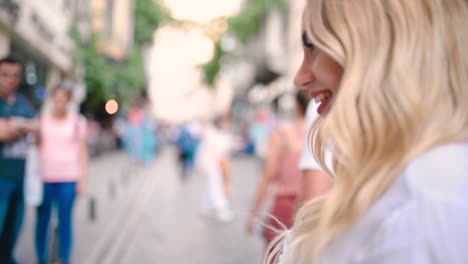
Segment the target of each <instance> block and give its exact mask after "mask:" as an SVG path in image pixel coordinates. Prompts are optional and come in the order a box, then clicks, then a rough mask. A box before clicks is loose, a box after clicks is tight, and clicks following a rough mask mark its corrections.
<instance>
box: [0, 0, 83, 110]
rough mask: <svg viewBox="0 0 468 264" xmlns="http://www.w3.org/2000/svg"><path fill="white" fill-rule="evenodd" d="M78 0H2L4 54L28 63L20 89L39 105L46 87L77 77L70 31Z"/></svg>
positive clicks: (1, 47) (0, 25)
mask: <svg viewBox="0 0 468 264" xmlns="http://www.w3.org/2000/svg"><path fill="white" fill-rule="evenodd" d="M74 3H75V0H41V1H31V0H2V1H1V2H0V56H1V57H3V56H6V55H8V54H13V55H15V56H16V57H18V58H20V59H21V60H22V62H23V63H24V76H23V81H22V84H21V88H20V91H21V92H23V93H25V94H27V95H28V96H29V97H30V98H31V100H32V101H33V102H35V103H37V104H39V103H40V101H41V100H43V99H44V96H45V94H46V90H47V88H49V87H52V86H54V85H55V84H56V83H57V82H59V81H60V80H61V79H66V78H71V77H72V76H73V71H74V67H73V60H72V58H73V47H74V45H73V41H72V39H71V37H70V34H69V32H70V31H69V30H70V27H71V24H72V21H73V12H74V9H73V7H74Z"/></svg>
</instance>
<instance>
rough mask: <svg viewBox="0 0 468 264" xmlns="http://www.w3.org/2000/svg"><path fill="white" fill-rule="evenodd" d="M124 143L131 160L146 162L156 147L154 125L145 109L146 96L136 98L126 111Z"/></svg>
mask: <svg viewBox="0 0 468 264" xmlns="http://www.w3.org/2000/svg"><path fill="white" fill-rule="evenodd" d="M127 119H128V120H127V123H126V128H125V132H124V138H123V139H124V145H125V148H126V149H127V152H128V153H129V155H130V157H131V159H132V161H133V162H135V163H137V164H143V165H145V164H148V163H149V162H151V161H152V160H153V159H154V156H155V154H156V148H157V138H156V131H155V130H156V125H155V122H154V121H153V119H152V117H151V115H150V114H149V112H148V110H147V100H146V98H143V97H141V98H139V99H137V101H136V103H135V105H134V106H133V107H132V108H131V109H130V111H129V113H128V118H127Z"/></svg>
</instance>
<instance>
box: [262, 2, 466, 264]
mask: <svg viewBox="0 0 468 264" xmlns="http://www.w3.org/2000/svg"><path fill="white" fill-rule="evenodd" d="M303 36H304V37H303V42H304V43H303V44H304V59H303V63H302V66H301V68H300V69H299V71H298V73H297V76H296V79H295V82H296V84H297V85H298V86H300V87H301V88H303V89H305V90H307V91H308V92H309V93H310V94H311V95H312V96H313V97H315V99H316V100H317V101H320V106H319V108H318V112H319V114H320V115H321V116H322V117H321V119H320V120H318V121H317V122H316V124H315V125H314V129H313V134H312V136H313V137H312V138H313V148H314V153H315V155H316V157H317V158H318V159H319V161H320V162H321V164H322V166H324V167H325V166H326V165H327V163H325V161H324V153H326V152H327V151H331V152H332V153H333V170H332V169H331V168H328V172H329V173H330V175H332V176H333V178H334V179H335V182H334V186H333V187H332V190H331V191H330V192H329V193H328V194H326V195H325V196H322V198H320V199H316V200H314V201H312V202H309V203H307V204H306V205H304V206H303V207H302V208H301V209H300V211H299V212H298V214H297V216H296V220H295V225H294V227H293V229H292V232H291V233H290V235H289V237H288V239H287V243H285V246H284V251H283V253H282V256H281V258H280V259H281V260H280V262H281V263H282V264H283V263H286V264H290V263H294V264H304V263H307V264H310V263H333V264H341V263H352V264H354V263H360V264H361V263H369V264H370V263H379V264H387V263H388V264H390V263H391V264H394V263H398V264H405V263H414V264H416V263H417V264H419V263H421V264H423V263H424V264H425V263H440V264H442V263H450V264H458V263H460V264H461V263H467V261H468V220H467V219H468V165H467V164H468V163H467V162H468V142H467V139H468V103H467V102H468V50H467V49H466V43H468V2H467V1H466V0H378V1H377V0H309V1H308V2H307V6H306V8H305V11H304V16H303ZM270 257H273V256H270ZM272 259H274V257H273V258H272Z"/></svg>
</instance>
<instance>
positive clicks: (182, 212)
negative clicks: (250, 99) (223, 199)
mask: <svg viewBox="0 0 468 264" xmlns="http://www.w3.org/2000/svg"><path fill="white" fill-rule="evenodd" d="M129 168H130V163H129V161H128V159H127V157H126V156H125V154H123V153H112V154H108V155H106V156H103V157H100V158H97V159H96V160H94V161H93V162H92V164H91V168H90V175H89V187H88V192H87V194H86V195H84V196H82V197H80V198H79V199H78V201H77V207H76V208H75V215H74V216H75V217H74V221H75V230H74V232H75V238H74V249H73V263H78V264H81V263H84V264H116V263H122V264H124V263H128V264H131V263H139V264H140V263H141V264H144V263H148V264H150V263H177V264H189V263H190V264H192V263H204V264H230V263H232V264H234V263H246V264H250V263H252V264H256V263H261V257H262V253H263V242H262V240H261V238H260V235H257V236H249V235H247V234H246V233H245V229H244V224H245V218H246V215H247V212H248V209H249V208H250V203H251V199H252V195H253V192H254V188H255V183H256V179H257V176H258V173H259V167H258V163H256V162H255V161H254V160H252V159H251V158H246V157H240V158H236V159H234V160H233V166H232V174H233V179H232V180H233V193H234V195H233V197H232V206H233V209H234V211H235V214H236V217H235V219H234V221H233V222H231V223H219V222H217V221H216V220H215V219H212V218H206V217H203V216H202V215H201V214H200V197H201V193H202V191H203V177H201V176H199V175H194V176H193V177H191V178H190V179H188V181H186V182H181V181H180V178H179V175H178V168H177V163H176V153H175V149H173V148H171V147H167V148H165V149H163V150H162V152H161V153H159V155H158V158H157V159H156V160H155V161H154V162H153V163H152V164H150V165H148V166H146V167H142V168H134V169H129ZM92 200H94V202H93V201H92ZM93 203H94V205H93ZM92 207H94V209H95V210H94V212H93V210H92V209H93V208H92ZM34 215H35V214H34V210H33V208H28V210H27V215H26V218H25V219H26V220H25V224H24V229H23V233H22V237H21V241H20V243H19V246H18V248H17V251H16V253H17V254H16V255H17V256H18V259H19V261H20V262H21V263H22V264H33V263H35V257H34V250H33V249H34V247H33V237H34V236H33V234H34V232H33V226H34V221H35V219H34V218H35V216H34ZM258 231H259V233H260V231H261V230H260V228H259V230H258Z"/></svg>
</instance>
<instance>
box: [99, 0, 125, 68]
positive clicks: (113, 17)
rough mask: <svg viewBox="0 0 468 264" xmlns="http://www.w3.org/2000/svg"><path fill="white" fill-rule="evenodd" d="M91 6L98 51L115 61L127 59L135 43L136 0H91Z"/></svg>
mask: <svg viewBox="0 0 468 264" xmlns="http://www.w3.org/2000/svg"><path fill="white" fill-rule="evenodd" d="M90 7H91V13H90V14H91V29H92V31H93V32H94V33H95V35H96V37H97V49H98V51H99V52H100V53H102V54H103V55H106V56H107V57H109V58H111V59H113V60H115V61H121V60H123V59H125V58H126V57H127V55H128V52H129V51H130V48H131V46H132V44H133V25H134V17H133V13H134V12H133V9H134V0H91V2H90Z"/></svg>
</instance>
